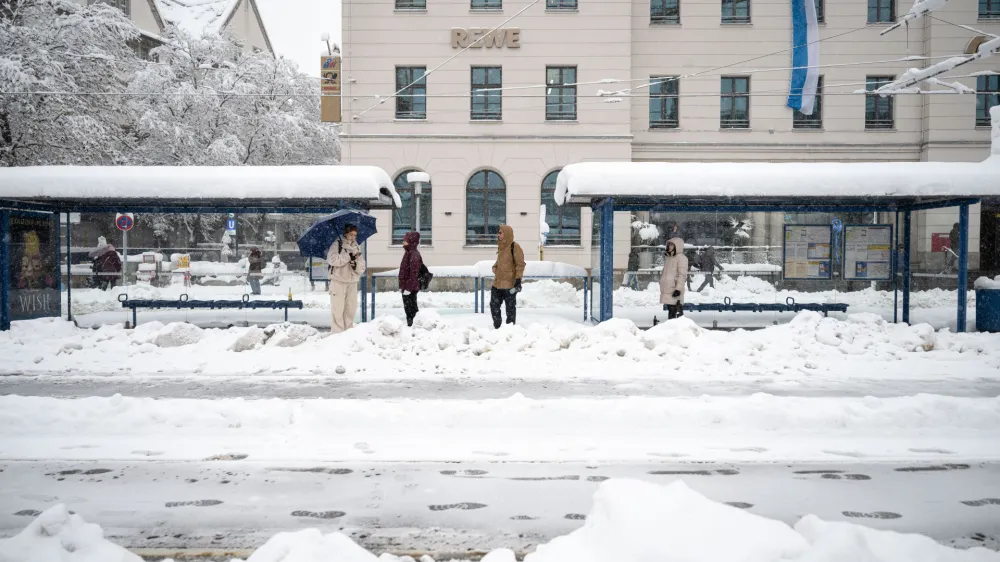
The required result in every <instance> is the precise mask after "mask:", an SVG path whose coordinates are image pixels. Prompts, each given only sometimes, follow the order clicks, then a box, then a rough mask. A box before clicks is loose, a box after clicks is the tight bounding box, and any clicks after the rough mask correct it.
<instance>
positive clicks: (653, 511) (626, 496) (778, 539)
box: [525, 480, 1000, 562]
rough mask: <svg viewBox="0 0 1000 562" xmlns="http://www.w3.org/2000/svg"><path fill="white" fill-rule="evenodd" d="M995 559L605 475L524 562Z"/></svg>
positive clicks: (917, 538) (679, 486) (681, 487)
mask: <svg viewBox="0 0 1000 562" xmlns="http://www.w3.org/2000/svg"><path fill="white" fill-rule="evenodd" d="M610 560H614V561H615V562H649V561H653V560H655V561H656V562H700V561H705V560H725V561H727V562H842V561H845V560H852V561H864V562H997V561H998V560H1000V553H996V552H992V551H989V550H986V549H984V548H973V549H970V550H955V549H952V548H948V547H945V546H942V545H940V544H938V543H936V542H934V541H933V540H931V539H930V538H927V537H924V536H921V535H913V534H902V533H895V532H892V531H879V530H875V529H870V528H867V527H862V526H860V525H854V524H851V523H839V522H837V523H828V522H825V521H822V520H820V519H819V518H817V517H816V516H813V515H807V516H806V517H803V518H802V519H801V520H800V521H799V522H798V523H797V524H796V525H795V528H794V529H792V528H791V527H789V526H788V525H786V524H784V523H782V522H780V521H775V520H773V519H768V518H766V517H762V516H759V515H754V514H752V513H748V512H746V511H744V510H742V509H739V508H735V507H731V506H728V505H725V504H721V503H716V502H713V501H711V500H709V499H708V498H706V497H704V496H702V495H701V494H699V493H698V492H695V491H694V490H692V489H690V488H688V487H687V485H685V484H684V483H683V482H680V481H678V482H674V483H672V484H669V485H667V486H657V485H655V484H649V483H645V482H639V481H635V480H609V481H607V482H605V483H603V484H601V487H600V488H599V489H598V490H597V492H596V493H595V494H594V506H593V508H592V509H591V511H590V514H589V515H588V516H587V521H586V523H584V525H583V527H581V528H580V529H577V530H576V531H573V532H572V533H570V534H568V535H565V536H562V537H558V538H556V539H554V540H552V541H551V542H549V543H548V544H543V545H539V547H538V549H537V551H536V552H534V553H532V554H529V555H528V556H527V557H525V562H608V561H610Z"/></svg>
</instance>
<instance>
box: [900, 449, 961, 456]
mask: <svg viewBox="0 0 1000 562" xmlns="http://www.w3.org/2000/svg"><path fill="white" fill-rule="evenodd" d="M910 452H911V453H937V454H939V455H954V454H955V452H954V451H949V450H948V449H938V448H937V447H926V448H925V447H914V448H912V449H910Z"/></svg>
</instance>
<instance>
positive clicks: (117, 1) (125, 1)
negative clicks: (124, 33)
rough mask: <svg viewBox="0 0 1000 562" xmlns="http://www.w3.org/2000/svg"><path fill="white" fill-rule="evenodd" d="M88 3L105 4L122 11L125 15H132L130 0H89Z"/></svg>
mask: <svg viewBox="0 0 1000 562" xmlns="http://www.w3.org/2000/svg"><path fill="white" fill-rule="evenodd" d="M87 3H88V4H107V5H109V6H114V7H115V8H118V9H119V10H121V11H122V13H124V14H125V15H126V16H131V15H132V9H131V6H130V3H131V2H130V0H90V1H89V2H87Z"/></svg>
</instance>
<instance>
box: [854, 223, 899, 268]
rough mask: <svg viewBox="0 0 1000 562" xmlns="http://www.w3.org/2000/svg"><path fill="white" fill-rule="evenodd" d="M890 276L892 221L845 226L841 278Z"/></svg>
mask: <svg viewBox="0 0 1000 562" xmlns="http://www.w3.org/2000/svg"><path fill="white" fill-rule="evenodd" d="M891 278H892V225H888V224H869V225H847V226H845V227H844V279H853V280H867V281H880V280H881V281H885V280H888V279H891Z"/></svg>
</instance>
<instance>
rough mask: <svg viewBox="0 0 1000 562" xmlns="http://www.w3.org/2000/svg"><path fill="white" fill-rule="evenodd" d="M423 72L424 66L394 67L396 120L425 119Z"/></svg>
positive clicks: (425, 87)
mask: <svg viewBox="0 0 1000 562" xmlns="http://www.w3.org/2000/svg"><path fill="white" fill-rule="evenodd" d="M425 72H427V67H426V66H397V67H396V91H397V92H399V94H397V95H396V119H427V79H426V78H425V77H424V73H425ZM401 90H402V91H401Z"/></svg>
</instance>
